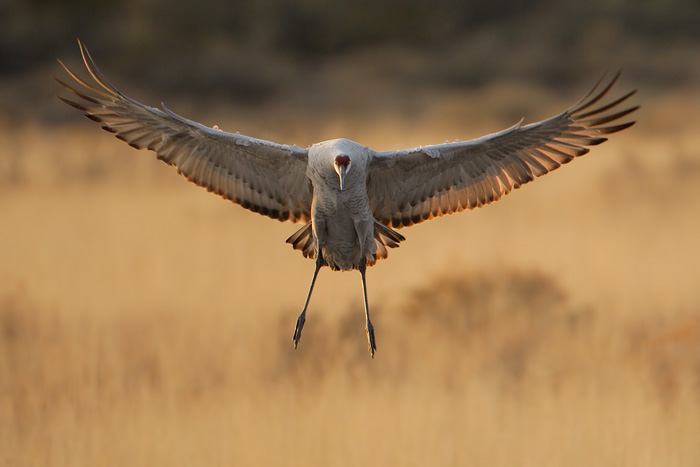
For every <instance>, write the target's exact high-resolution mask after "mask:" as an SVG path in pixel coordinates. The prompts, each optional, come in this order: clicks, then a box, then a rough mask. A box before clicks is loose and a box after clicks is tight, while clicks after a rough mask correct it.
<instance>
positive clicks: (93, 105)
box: [54, 41, 638, 357]
mask: <svg viewBox="0 0 700 467" xmlns="http://www.w3.org/2000/svg"><path fill="white" fill-rule="evenodd" d="M78 44H79V47H80V52H81V55H82V58H83V61H84V63H85V66H86V67H87V70H88V72H89V73H90V75H91V77H92V79H93V80H94V81H95V84H96V85H97V86H95V84H90V83H88V82H87V81H84V80H82V79H81V78H79V77H78V76H77V75H75V74H74V73H73V72H72V71H70V70H69V69H68V67H66V66H65V65H64V64H63V62H61V61H60V60H59V63H60V64H61V66H63V68H64V69H65V71H66V72H67V73H68V74H69V75H70V76H71V77H72V78H73V79H74V80H75V81H76V82H77V83H78V84H80V85H82V87H83V88H85V89H81V90H79V89H76V87H72V86H71V85H68V84H66V83H64V82H63V81H61V80H60V79H57V78H55V77H54V79H55V80H56V81H57V82H58V83H60V84H61V85H62V86H64V87H65V88H66V89H67V90H68V91H70V92H71V93H72V94H73V95H74V96H75V97H77V98H79V99H76V100H71V99H66V98H63V97H60V99H61V100H63V101H64V102H66V103H67V104H69V105H71V106H73V107H75V108H76V109H78V110H81V111H82V112H84V114H85V116H86V117H87V118H89V119H91V120H94V121H96V122H99V123H100V124H101V125H102V128H103V129H104V130H107V131H109V132H111V133H114V135H115V136H116V137H117V138H119V139H121V140H123V141H125V142H127V143H128V144H129V145H130V146H132V147H135V148H137V149H144V148H145V149H149V150H151V151H154V152H155V153H156V155H157V157H158V159H160V160H162V161H164V162H165V163H167V164H169V165H173V166H175V167H176V168H177V171H178V173H180V174H182V175H184V176H185V177H186V178H187V179H188V180H189V181H191V182H193V183H196V184H197V185H200V186H202V187H204V188H206V189H207V190H208V191H211V192H214V193H216V194H218V195H220V196H222V197H223V198H225V199H228V200H230V201H233V202H234V203H237V204H239V205H241V206H243V207H244V208H246V209H249V210H251V211H253V212H258V213H260V214H263V215H266V216H268V217H271V218H273V219H277V220H280V221H286V220H290V221H292V222H304V223H305V225H304V226H303V227H302V228H301V229H299V230H297V231H296V233H294V234H293V235H292V236H291V237H289V238H288V239H287V243H291V244H292V246H293V247H294V249H296V250H301V252H302V253H303V255H304V256H305V257H306V258H311V259H315V262H316V267H315V269H314V273H313V276H312V279H311V285H310V286H309V290H308V292H307V295H306V301H305V302H304V307H303V309H302V311H301V314H300V315H299V317H298V318H297V321H296V326H295V329H294V334H293V342H294V348H296V347H297V345H298V344H299V339H300V338H301V331H302V329H303V327H304V322H305V319H306V310H307V308H308V305H309V300H310V298H311V294H312V292H313V288H314V284H315V283H316V277H317V276H318V272H319V269H321V267H322V266H329V267H330V268H331V269H332V270H340V271H347V270H353V269H357V270H359V272H360V275H361V278H362V290H363V298H364V308H365V323H366V333H367V340H368V342H369V352H370V355H371V356H372V357H374V352H375V350H376V348H377V347H376V344H375V339H374V328H373V326H372V322H371V321H370V317H369V306H368V303H367V285H366V281H365V270H366V268H367V266H372V265H374V264H375V263H376V262H377V260H379V259H382V258H386V257H387V247H389V248H395V247H397V246H399V243H400V242H401V241H403V240H404V237H403V236H402V235H401V234H399V233H398V232H396V231H395V230H394V228H400V227H407V226H410V225H413V224H418V223H420V222H423V221H426V220H428V219H432V218H434V217H439V216H443V215H446V214H452V213H455V212H460V211H463V210H465V209H473V208H477V207H480V206H483V205H485V204H488V203H491V202H493V201H497V200H498V199H500V198H501V197H502V196H504V195H506V194H508V193H509V192H511V191H512V190H513V189H515V188H519V187H520V186H521V185H523V184H525V183H528V182H530V181H532V180H534V179H535V178H536V177H539V176H541V175H544V174H546V173H549V172H551V171H552V170H555V169H557V168H558V167H559V166H561V165H562V164H566V163H568V162H570V161H571V160H573V159H574V158H575V157H578V156H582V155H584V154H586V153H587V152H588V151H589V149H588V148H587V147H586V146H595V145H597V144H600V143H602V142H604V141H606V140H607V138H605V136H604V135H607V134H610V133H615V132H618V131H621V130H624V129H626V128H628V127H630V126H632V125H633V124H634V123H635V122H634V121H630V122H625V123H615V124H611V123H612V122H616V121H619V120H620V119H621V118H622V117H624V116H626V115H628V114H630V113H632V112H634V111H635V110H636V109H637V108H638V106H632V107H628V108H625V109H623V110H619V106H620V104H621V103H623V102H624V101H626V100H627V99H628V98H629V97H630V96H632V95H633V94H634V93H635V91H630V92H628V93H626V94H624V95H622V96H621V97H619V98H617V99H615V100H613V101H612V102H609V103H607V104H605V105H602V104H598V102H599V101H600V100H601V99H602V98H603V97H604V96H605V95H606V94H607V93H608V91H609V90H610V89H611V88H612V86H613V85H614V84H615V82H616V81H617V79H618V77H619V73H617V74H616V75H615V76H614V77H613V78H612V79H610V80H609V81H607V82H603V79H602V78H601V80H600V81H598V83H597V84H596V85H595V86H594V87H593V89H591V91H590V92H589V93H588V94H586V95H585V96H584V97H583V99H581V100H580V101H579V102H578V103H577V104H575V105H574V106H572V107H570V108H569V109H567V110H565V111H564V112H562V113H560V114H559V115H556V116H554V117H552V118H549V119H547V120H542V121H540V122H537V123H532V124H529V125H523V124H522V123H523V121H522V120H521V121H520V123H518V124H516V125H514V126H512V127H510V128H508V129H506V130H503V131H501V132H498V133H494V134H491V135H487V136H484V137H481V138H478V139H475V140H472V141H465V142H455V143H445V144H438V145H431V146H422V147H416V148H412V149H404V150H399V151H373V150H372V149H369V148H368V147H365V146H363V145H361V144H359V143H356V142H354V141H350V140H348V139H334V140H331V141H324V142H321V143H318V144H314V145H313V146H311V147H309V148H307V149H302V148H299V147H297V146H290V145H283V144H277V143H273V142H270V141H265V140H261V139H256V138H251V137H248V136H244V135H241V134H238V133H235V134H233V133H227V132H224V131H220V130H219V129H218V128H209V127H206V126H204V125H201V124H199V123H196V122H193V121H191V120H187V119H185V118H183V117H180V116H179V115H176V114H175V113H173V112H172V111H170V110H169V109H168V108H167V107H165V105H162V109H158V108H153V107H148V106H146V105H143V104H141V103H139V102H136V101H135V100H133V99H131V98H129V97H127V96H126V95H124V94H122V93H121V92H120V91H119V90H118V89H117V88H115V87H114V86H113V85H112V84H110V83H109V81H107V79H106V78H105V77H104V76H103V75H102V73H101V72H100V71H99V70H98V68H97V66H96V65H95V62H94V61H93V59H92V57H91V56H90V53H89V52H88V50H87V49H86V48H85V46H84V45H83V44H82V43H81V42H80V41H78ZM73 86H75V85H73ZM73 99H75V98H73ZM596 104H598V105H597V106H596Z"/></svg>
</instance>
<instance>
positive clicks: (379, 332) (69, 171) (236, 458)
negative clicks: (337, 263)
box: [0, 77, 700, 467]
mask: <svg viewBox="0 0 700 467" xmlns="http://www.w3.org/2000/svg"><path fill="white" fill-rule="evenodd" d="M630 86H635V85H634V83H630V82H629V81H625V79H624V77H623V79H622V81H621V82H620V84H619V89H620V92H622V91H623V90H626V89H628V88H629V87H630ZM127 91H128V90H127ZM580 91H581V94H582V93H583V91H585V89H581V90H580ZM523 96H526V97H523ZM527 96H529V97H527ZM134 97H139V96H134ZM428 97H429V98H425V99H424V100H423V101H421V102H423V103H424V104H425V107H424V108H423V111H422V112H419V113H416V112H411V113H404V114H402V113H398V114H396V115H391V114H389V113H388V112H384V113H381V112H380V113H377V114H373V116H372V117H370V118H364V116H363V115H362V113H361V111H360V110H359V109H358V110H353V111H349V112H348V113H339V114H337V115H335V116H333V118H325V117H324V118H318V117H314V116H313V115H311V114H309V115H306V114H305V115H302V116H298V115H295V114H294V113H293V107H292V106H291V105H290V106H288V107H284V106H282V107H281V108H277V109H274V110H275V111H274V112H272V111H271V109H270V108H264V109H260V110H253V109H250V108H248V109H247V110H245V111H244V112H243V113H241V112H238V111H236V110H233V109H225V108H222V109H219V110H214V111H212V113H211V114H207V113H205V112H204V111H203V110H201V109H200V111H199V112H200V113H199V115H197V114H196V113H195V114H194V115H193V114H192V113H189V114H187V113H186V112H184V111H180V110H179V109H178V108H177V106H174V105H171V106H170V107H171V108H173V109H174V110H175V111H180V112H181V113H185V114H186V115H188V116H191V117H193V118H197V119H200V120H202V121H204V122H205V123H207V124H210V125H213V124H218V125H219V126H220V127H221V128H222V129H225V130H229V131H236V130H238V131H241V132H242V133H245V134H250V135H252V136H257V137H262V138H270V139H275V140H278V141H280V142H289V143H296V144H299V145H302V146H304V145H308V144H311V143H312V142H315V141H317V140H321V139H328V138H332V137H339V136H346V137H350V138H353V139H356V140H358V141H360V142H362V143H364V144H367V145H370V146H372V147H373V148H375V149H390V148H398V147H410V146H414V145H419V144H427V143H435V142H441V141H444V140H454V139H458V138H459V139H467V138H471V137H476V136H480V135H481V134H485V133H488V132H492V131H497V130H500V129H502V128H505V127H506V126H508V125H511V124H513V123H515V121H517V120H518V118H519V116H520V115H516V116H515V117H514V119H513V118H511V117H512V115H510V113H509V112H511V111H512V110H513V108H515V110H516V111H517V112H518V113H520V112H522V114H523V115H525V116H526V120H528V121H534V120H537V119H541V118H544V117H548V116H550V115H551V114H553V113H555V112H557V111H559V110H561V109H563V108H565V107H566V106H568V105H569V104H571V103H573V102H574V101H575V100H576V98H578V97H579V96H578V94H573V95H572V96H570V98H569V99H566V100H562V96H554V95H551V94H550V93H548V92H547V91H546V90H543V89H534V88H533V89H529V88H527V89H523V88H518V87H517V86H515V85H513V84H512V83H505V84H500V85H499V84H496V85H494V86H493V87H487V88H484V89H481V90H480V91H479V92H478V93H464V94H460V93H457V92H456V91H452V93H449V94H448V93H447V92H446V93H444V94H439V95H431V96H428ZM635 99H636V102H638V103H640V104H642V106H643V107H642V109H641V110H640V111H638V112H637V114H636V115H635V117H636V119H638V120H639V123H638V125H637V126H635V127H633V128H632V129H630V130H627V131H625V132H623V133H620V134H616V135H612V138H611V141H610V142H608V143H606V144H604V145H602V146H600V147H598V148H596V149H594V150H593V151H592V152H591V154H590V155H587V156H585V157H584V158H582V159H581V160H577V161H574V162H573V163H572V164H570V165H569V166H566V167H564V168H562V169H560V170H559V171H557V172H556V173H554V174H551V175H548V176H546V177H544V178H541V179H538V180H537V181H536V182H534V183H532V184H530V185H527V186H525V187H524V188H522V189H520V190H517V191H516V192H514V193H512V194H511V195H509V196H507V197H506V198H505V199H504V200H502V201H500V202H498V203H496V204H494V205H491V206H487V207H485V208H482V209H478V210H476V211H473V212H467V213H461V214H458V215H455V216H450V217H447V218H443V219H438V220H434V221H431V222H428V223H425V224H421V225H418V226H414V227H411V228H408V229H403V230H402V231H401V233H402V234H404V235H405V236H406V238H407V241H406V242H404V243H403V244H402V246H401V248H399V249H395V250H392V251H391V252H390V256H389V259H388V260H387V261H382V262H380V263H378V265H377V266H376V267H374V268H372V269H370V270H369V271H368V281H369V282H368V292H369V300H370V307H371V308H370V309H371V312H372V317H373V322H374V325H375V331H376V337H377V345H378V351H377V354H376V357H375V359H374V360H372V359H370V358H369V355H368V352H367V344H366V337H365V332H364V315H363V309H362V295H361V293H362V292H361V285H360V277H359V274H357V273H331V272H330V271H329V270H328V269H324V270H322V271H321V273H320V275H319V279H318V282H317V285H316V290H315V292H314V296H313V298H312V301H311V304H310V308H309V312H308V316H307V324H306V328H305V330H304V335H303V339H302V341H301V343H300V347H299V349H298V350H297V351H294V349H293V346H292V340H291V337H292V331H293V327H294V323H295V320H296V317H297V314H298V313H299V312H300V311H301V306H302V304H303V300H304V296H305V293H306V290H307V287H308V284H309V281H310V280H311V274H312V271H313V262H311V261H309V260H305V259H304V258H303V257H302V256H301V254H300V253H299V252H296V251H293V250H292V249H291V248H290V247H289V245H286V244H285V243H284V240H285V239H286V238H287V236H288V235H290V234H291V233H293V232H294V231H295V230H296V228H297V226H294V225H291V224H289V223H277V222H273V221H271V220H269V219H267V218H263V217H262V216H258V215H256V214H253V213H249V212H247V211H245V210H243V209H242V208H239V207H237V206H234V205H232V204H230V203H228V202H226V201H224V200H221V199H220V198H217V197H215V196H213V195H211V194H209V193H206V191H204V190H202V189H200V188H198V187H195V186H194V185H192V184H188V183H186V182H185V181H184V179H181V177H179V176H178V175H177V174H176V173H175V171H174V170H172V168H168V167H167V166H166V165H164V164H162V163H161V162H158V161H156V160H155V157H153V155H152V153H147V152H137V151H135V150H133V149H131V148H129V147H128V146H126V145H125V144H123V143H121V142H119V141H117V140H116V139H114V138H112V137H110V136H109V135H108V134H107V133H104V132H101V131H99V130H98V128H97V126H96V125H94V124H92V123H89V122H87V121H85V120H83V119H80V118H79V116H78V115H77V114H76V113H75V112H72V111H71V110H70V109H68V108H66V109H65V115H67V116H68V117H67V118H66V122H67V123H63V124H60V125H42V124H39V123H21V124H20V123H14V122H11V121H10V120H8V119H5V120H3V121H2V122H1V123H2V125H0V128H1V129H2V134H0V140H2V141H3V144H2V146H3V148H2V151H3V152H4V153H5V154H4V155H3V157H2V158H1V160H0V163H1V164H2V166H0V176H1V177H2V186H1V187H0V214H1V215H2V219H3V222H2V223H0V257H1V258H2V260H1V261H0V465H8V466H40V465H41V466H71V467H79V466H98V465H99V466H131V467H139V466H149V467H150V466H158V465H167V466H192V465H203V466H204V465H206V466H216V465H270V466H272V465H319V466H321V465H323V466H335V465H338V466H340V465H343V466H345V465H402V466H403V465H405V466H412V465H415V466H423V465H484V466H547V465H552V466H560V465H565V466H591V465H596V466H622V465H630V466H632V465H634V466H660V465H664V466H691V465H697V463H698V459H700V289H699V288H698V284H699V283H700V269H699V268H700V266H699V264H700V263H699V260H700V247H699V246H698V238H699V235H700V215H699V214H700V213H699V212H698V206H699V204H698V202H699V201H700V157H699V156H698V155H699V154H700V134H698V131H697V122H698V121H700V93H698V90H697V89H690V90H686V89H679V90H676V91H674V92H671V91H668V92H663V93H662V92H654V91H650V92H647V91H644V90H642V91H641V92H640V94H639V96H637V97H635ZM56 105H60V104H58V103H57V104H56ZM490 109H492V110H493V112H492V113H489V111H490ZM509 109H510V110H509ZM71 112H72V113H71ZM465 129H466V130H465Z"/></svg>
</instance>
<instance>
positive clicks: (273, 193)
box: [54, 41, 312, 222]
mask: <svg viewBox="0 0 700 467" xmlns="http://www.w3.org/2000/svg"><path fill="white" fill-rule="evenodd" d="M78 44H79V45H80V52H81V54H82V56H83V61H84V62H85V66H86V67H87V69H88V71H89V72H90V75H91V76H92V78H93V79H94V80H95V83H96V84H97V86H95V85H93V84H89V83H87V82H86V81H83V80H82V79H80V78H78V76H76V75H75V74H74V73H73V72H71V71H70V70H69V69H68V68H67V67H66V66H65V65H64V64H63V63H62V62H61V61H60V60H59V63H61V65H62V66H63V68H64V69H65V70H66V71H67V72H68V74H69V75H70V76H71V77H72V78H73V79H74V80H75V81H76V82H77V83H79V84H80V85H82V86H83V87H84V88H85V89H82V90H78V89H76V88H75V87H72V86H70V85H68V84H66V83H64V82H63V81H61V80H59V79H57V78H55V77H54V79H55V80H56V81H57V82H58V83H60V84H61V85H63V86H64V87H65V88H66V89H68V90H69V91H70V92H72V93H73V94H74V95H75V96H77V97H78V98H80V99H79V100H71V99H65V98H63V97H59V98H60V99H61V100H62V101H64V102H66V103H67V104H69V105H71V106H73V107H75V108H76V109H78V110H81V111H83V112H84V113H85V116H86V117H88V118H89V119H90V120H94V121H96V122H99V123H101V124H102V128H103V129H104V130H107V131H109V132H111V133H114V135H115V136H116V137H117V138H119V139H121V140H123V141H126V142H127V143H128V144H129V145H130V146H133V147H135V148H137V149H144V148H145V149H150V150H151V151H155V153H156V154H157V156H158V159H160V160H162V161H164V162H166V163H167V164H169V165H174V166H175V167H176V168H177V171H178V172H179V173H181V174H182V175H184V176H185V177H186V178H187V179H188V180H189V181H191V182H193V183H196V184H197V185H199V186H202V187H204V188H206V189H207V190H209V191H212V192H214V193H216V194H218V195H221V196H222V197H224V198H226V199H228V200H231V201H233V202H234V203H237V204H240V205H241V206H243V207H244V208H246V209H250V210H251V211H254V212H259V213H260V214H264V215H266V216H269V217H271V218H273V219H279V220H281V221H285V220H291V221H294V222H296V221H303V222H308V221H310V220H311V197H312V189H311V182H310V181H309V179H308V178H307V176H306V165H307V154H308V151H307V150H305V149H301V148H298V147H296V146H287V145H282V144H277V143H272V142H269V141H264V140H260V139H255V138H250V137H248V136H243V135H240V134H232V133H226V132H224V131H220V130H218V129H212V128H208V127H206V126H204V125H200V124H199V123H196V122H193V121H191V120H187V119H185V118H183V117H180V116H178V115H176V114H174V113H173V112H171V111H170V110H168V109H167V108H166V107H165V105H163V109H162V110H161V109H156V108H153V107H148V106H146V105H143V104H141V103H139V102H136V101H135V100H133V99H131V98H129V97H127V96H125V95H124V94H122V93H121V92H120V91H119V90H118V89H117V88H115V87H114V86H113V85H112V84H110V83H109V81H107V79H105V78H104V76H103V75H102V73H100V71H99V70H98V69H97V66H96V65H95V62H94V61H93V60H92V57H90V54H89V52H88V51H87V49H86V48H85V46H84V45H83V44H82V43H80V41H78Z"/></svg>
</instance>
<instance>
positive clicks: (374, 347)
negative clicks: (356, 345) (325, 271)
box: [358, 258, 377, 358]
mask: <svg viewBox="0 0 700 467" xmlns="http://www.w3.org/2000/svg"><path fill="white" fill-rule="evenodd" d="M363 260H364V258H363ZM358 269H359V270H360V274H361V275H362V292H363V296H364V299H365V320H366V321H365V330H366V331H367V341H368V342H369V354H370V355H371V356H372V358H374V351H375V350H377V344H375V342H374V326H372V321H370V320H369V305H368V304H367V283H366V281H365V269H367V262H366V261H360V266H359V268H358Z"/></svg>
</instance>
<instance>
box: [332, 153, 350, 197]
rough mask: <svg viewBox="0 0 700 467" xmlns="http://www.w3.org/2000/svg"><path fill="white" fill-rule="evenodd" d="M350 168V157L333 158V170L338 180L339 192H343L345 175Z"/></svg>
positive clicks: (342, 155)
mask: <svg viewBox="0 0 700 467" xmlns="http://www.w3.org/2000/svg"><path fill="white" fill-rule="evenodd" d="M351 166H352V162H351V161H350V156H346V155H344V154H341V155H339V156H335V159H334V160H333V168H334V169H335V173H337V174H338V179H339V180H340V191H343V188H344V187H345V174H347V173H348V171H349V170H350V167H351Z"/></svg>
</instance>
